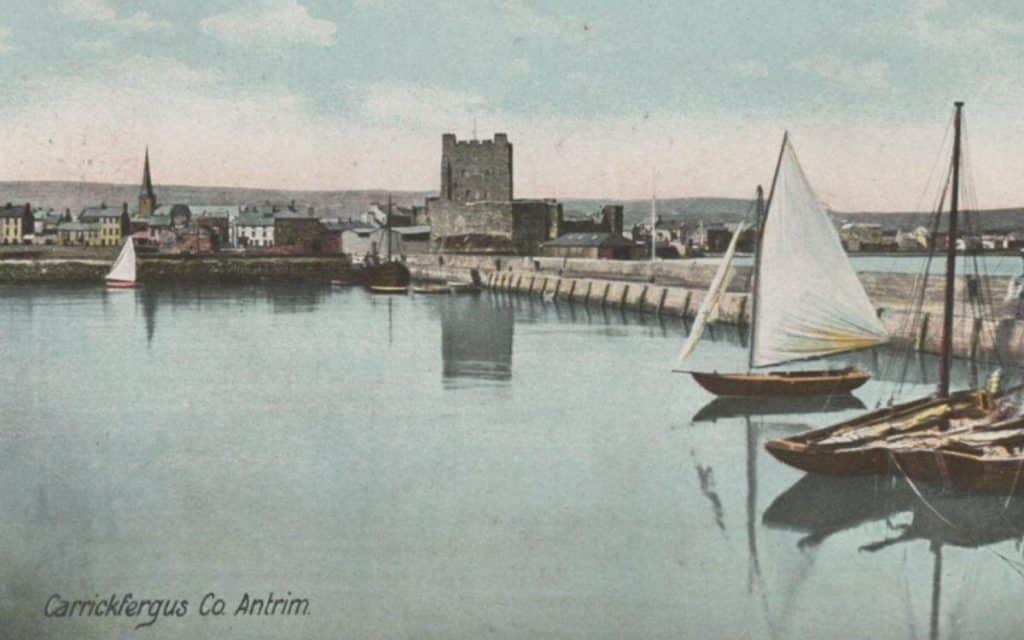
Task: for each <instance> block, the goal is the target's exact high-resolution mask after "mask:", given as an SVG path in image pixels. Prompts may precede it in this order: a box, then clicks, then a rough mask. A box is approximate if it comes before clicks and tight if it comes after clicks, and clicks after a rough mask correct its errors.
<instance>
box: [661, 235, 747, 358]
mask: <svg viewBox="0 0 1024 640" xmlns="http://www.w3.org/2000/svg"><path fill="white" fill-rule="evenodd" d="M746 228H747V225H746V224H745V223H742V222H741V223H740V225H739V227H737V228H736V232H735V233H733V235H732V240H731V241H730V242H729V248H728V249H727V250H726V251H725V255H724V256H722V261H721V262H720V263H719V264H718V271H716V272H715V277H714V278H712V279H711V286H710V287H708V292H707V294H706V295H705V296H704V301H703V302H701V303H700V309H698V310H697V315H696V316H695V317H694V320H693V327H692V328H691V329H690V335H688V336H686V342H684V343H683V348H682V349H681V350H680V351H679V356H678V357H676V365H681V364H683V362H684V361H685V360H686V359H687V358H689V357H690V354H691V353H693V349H694V347H696V346H697V342H698V341H700V337H701V334H703V333H704V325H706V324H707V323H708V321H709V320H711V317H712V314H714V313H715V311H717V310H718V304H719V303H720V302H721V301H722V294H723V293H725V290H726V288H727V287H728V286H729V281H730V280H732V275H733V273H734V271H733V268H732V262H733V258H734V257H735V255H736V243H737V241H739V238H740V234H741V233H743V231H744V230H745V229H746Z"/></svg>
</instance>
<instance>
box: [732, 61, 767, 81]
mask: <svg viewBox="0 0 1024 640" xmlns="http://www.w3.org/2000/svg"><path fill="white" fill-rule="evenodd" d="M731 68H732V71H733V73H735V74H736V75H737V76H739V77H741V78H761V79H763V78H767V77H768V67H767V65H765V63H763V62H761V61H760V60H740V61H739V62H734V63H733V64H732V65H731Z"/></svg>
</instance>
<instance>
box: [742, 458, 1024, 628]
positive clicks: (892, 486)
mask: <svg viewBox="0 0 1024 640" xmlns="http://www.w3.org/2000/svg"><path fill="white" fill-rule="evenodd" d="M901 513H909V514H911V520H910V522H909V524H899V523H895V522H893V521H892V519H893V516H896V515H897V514H901ZM762 520H763V523H764V524H765V525H766V526H768V527H772V528H779V529H787V530H792V531H798V532H801V533H803V534H805V535H804V537H802V538H801V539H800V540H799V541H798V543H797V545H798V547H800V548H806V547H809V546H816V545H818V544H820V543H821V542H822V541H824V540H825V539H826V538H827V537H829V536H831V535H832V534H835V533H839V532H842V531H846V530H849V529H853V528H856V527H859V526H861V525H864V524H866V523H869V522H874V521H881V520H885V521H887V522H888V523H889V526H890V527H891V528H893V529H895V530H897V531H899V533H897V534H896V535H894V536H890V537H886V538H883V539H881V540H877V541H875V542H869V543H866V544H862V545H860V547H859V550H860V551H862V552H868V553H874V552H878V551H881V550H883V549H886V548H888V547H891V546H894V545H897V544H904V543H911V542H915V541H921V542H927V543H928V550H929V552H930V553H931V556H932V561H931V562H932V567H931V585H930V588H931V594H930V610H929V616H928V637H929V638H931V639H937V638H939V637H940V636H941V634H940V631H941V629H940V620H941V607H942V594H943V590H942V576H943V548H944V547H945V546H947V545H948V546H954V547H960V548H965V549H981V548H984V547H987V546H990V545H995V544H998V543H1002V542H1009V541H1013V542H1014V543H1015V547H1016V549H1018V551H1019V549H1020V548H1021V545H1022V544H1024V501H1022V500H1019V499H1015V497H1014V496H993V495H976V496H964V495H955V494H948V493H944V492H943V491H942V489H940V488H936V487H931V486H924V485H912V484H910V482H909V481H907V480H904V479H903V478H898V477H888V478H879V477H863V478H828V477H823V476H816V475H811V474H809V475H807V476H804V477H803V478H801V479H800V480H799V481H797V482H796V483H795V484H794V485H793V486H791V487H790V488H789V489H787V490H786V491H785V492H783V493H782V494H781V495H779V496H778V497H777V498H776V499H775V500H774V501H773V502H772V504H771V505H770V506H769V507H768V509H767V510H766V511H765V512H764V515H763V517H762ZM991 553H993V554H994V555H995V556H996V557H998V558H999V559H1000V560H1002V561H1003V562H1004V563H1006V565H1007V566H1008V567H1009V569H1010V570H1012V571H1014V572H1015V573H1017V574H1018V575H1020V576H1024V562H1022V561H1021V559H1020V558H1019V557H1017V558H1013V557H1009V556H1007V555H1005V554H1003V553H1000V552H999V551H996V550H991ZM949 620H950V624H955V623H956V622H957V619H956V617H955V616H950V618H949ZM955 631H956V630H955V629H953V630H952V631H951V635H953V636H955V635H957V634H956V633H955ZM912 635H916V634H913V632H912Z"/></svg>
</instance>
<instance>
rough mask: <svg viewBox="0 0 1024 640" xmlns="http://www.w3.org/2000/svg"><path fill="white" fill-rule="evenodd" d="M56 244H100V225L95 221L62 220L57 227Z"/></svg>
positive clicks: (90, 245)
mask: <svg viewBox="0 0 1024 640" xmlns="http://www.w3.org/2000/svg"><path fill="white" fill-rule="evenodd" d="M57 238H58V244H61V245H65V246H81V247H98V246H100V225H99V223H96V222H62V223H61V224H60V225H59V226H58V227H57Z"/></svg>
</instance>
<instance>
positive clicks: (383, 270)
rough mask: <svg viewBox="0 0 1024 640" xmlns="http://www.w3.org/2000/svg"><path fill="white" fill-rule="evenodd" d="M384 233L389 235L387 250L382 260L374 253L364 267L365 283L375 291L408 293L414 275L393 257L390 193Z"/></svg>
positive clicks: (386, 241)
mask: <svg viewBox="0 0 1024 640" xmlns="http://www.w3.org/2000/svg"><path fill="white" fill-rule="evenodd" d="M384 233H385V235H386V236H387V239H386V240H385V243H386V244H387V252H386V254H385V259H384V260H383V261H382V260H381V259H380V256H378V255H377V254H376V253H374V255H373V256H371V258H370V261H369V262H368V264H367V265H366V266H365V267H364V268H363V272H362V276H363V284H365V285H366V288H367V289H369V290H370V291H372V292H374V293H406V292H407V291H408V290H409V283H410V282H411V281H412V275H411V274H410V273H409V268H408V267H406V266H405V265H404V264H402V263H401V262H398V261H394V260H392V259H391V195H390V194H389V195H388V209H387V214H386V218H385V221H384Z"/></svg>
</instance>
